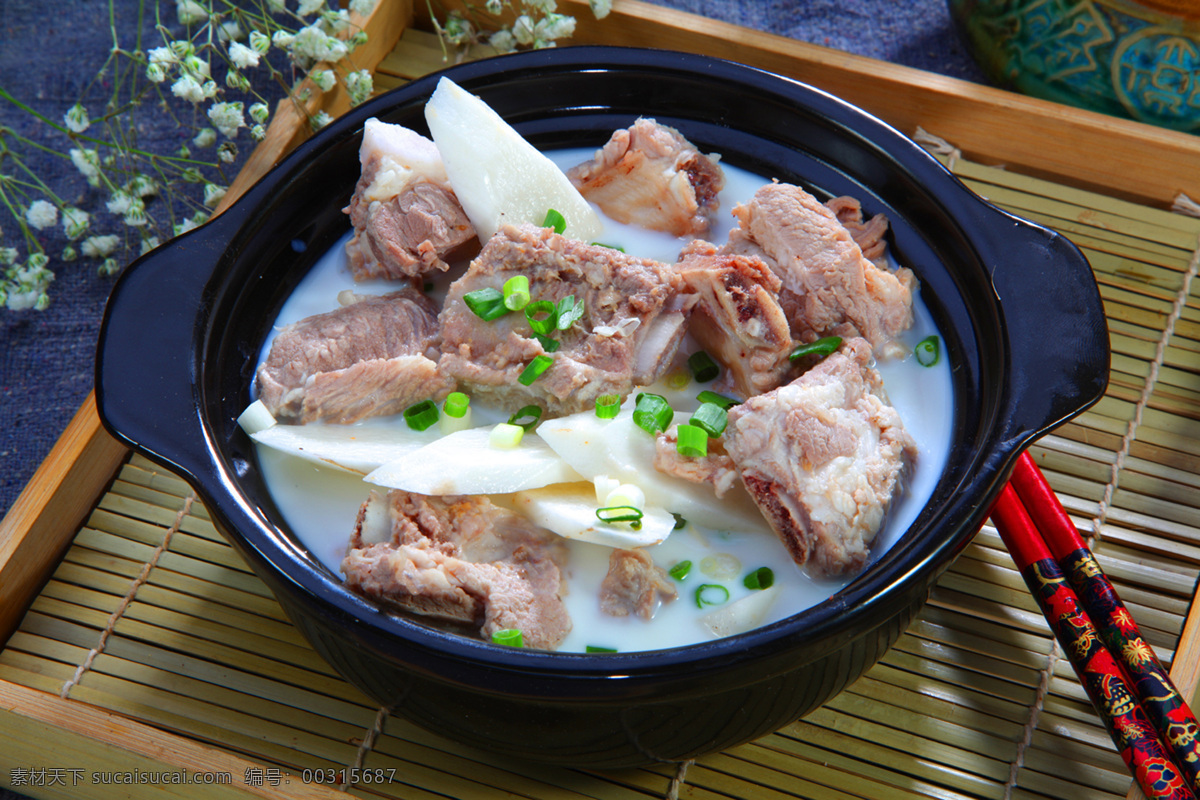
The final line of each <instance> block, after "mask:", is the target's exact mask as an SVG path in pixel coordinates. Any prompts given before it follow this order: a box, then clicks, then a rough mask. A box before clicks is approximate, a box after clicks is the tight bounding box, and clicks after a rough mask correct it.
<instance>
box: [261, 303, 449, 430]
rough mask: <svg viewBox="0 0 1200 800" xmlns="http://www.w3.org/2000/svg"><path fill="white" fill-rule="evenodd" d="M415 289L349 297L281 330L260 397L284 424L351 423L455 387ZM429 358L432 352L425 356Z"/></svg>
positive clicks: (428, 309) (431, 318)
mask: <svg viewBox="0 0 1200 800" xmlns="http://www.w3.org/2000/svg"><path fill="white" fill-rule="evenodd" d="M436 313H437V312H436V311H435V310H434V307H433V305H432V304H431V303H430V302H429V300H428V299H427V298H426V297H425V296H424V295H423V294H421V293H420V292H418V291H416V290H415V289H411V288H404V289H402V290H400V291H398V292H392V293H390V294H386V295H379V296H369V295H355V296H354V302H351V303H350V304H348V305H344V306H342V307H341V308H338V309H336V310H334V311H330V312H327V313H324V314H315V315H313V316H311V317H306V318H305V319H302V320H300V321H299V322H296V323H293V324H292V325H288V326H287V327H285V328H283V329H282V330H280V331H279V333H278V334H277V335H276V337H275V340H274V342H273V343H272V344H271V352H270V353H269V354H268V356H267V359H266V361H264V362H263V364H262V366H260V367H259V369H258V375H257V377H256V389H257V391H258V396H259V399H260V400H262V402H263V404H264V405H266V406H267V408H268V409H269V410H270V411H271V413H272V414H274V415H275V418H276V419H278V420H280V421H282V422H299V423H306V422H313V421H316V420H325V421H327V422H337V423H350V422H357V421H358V420H360V419H363V418H364V417H369V416H377V415H384V414H395V413H398V412H400V411H403V410H404V409H405V408H407V407H408V406H410V405H412V404H413V403H415V402H418V401H420V400H424V399H426V398H434V399H439V400H440V399H441V398H443V397H445V395H446V394H447V393H449V391H450V390H451V389H452V388H453V386H452V384H451V383H450V382H449V381H447V380H446V379H444V378H442V377H441V376H440V375H439V374H438V373H437V362H436V361H434V360H433V358H432V357H436V355H437V317H436ZM431 356H432V357H431Z"/></svg>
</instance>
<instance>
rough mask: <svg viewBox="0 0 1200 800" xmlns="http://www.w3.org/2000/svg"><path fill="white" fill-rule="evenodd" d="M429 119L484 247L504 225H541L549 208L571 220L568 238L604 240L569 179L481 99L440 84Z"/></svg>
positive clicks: (427, 110)
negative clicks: (525, 223)
mask: <svg viewBox="0 0 1200 800" xmlns="http://www.w3.org/2000/svg"><path fill="white" fill-rule="evenodd" d="M425 120H426V122H428V123H429V131H430V133H432V134H433V141H434V143H435V144H436V145H437V147H438V150H439V151H440V152H441V154H442V161H443V163H444V164H445V168H446V174H447V175H448V176H449V178H450V186H451V187H452V188H453V189H454V193H455V195H457V196H458V201H459V202H460V203H462V207H463V210H464V211H466V212H467V217H469V218H470V220H471V223H472V224H473V225H474V226H475V230H476V232H477V233H478V234H479V240H480V241H486V240H487V239H489V238H490V237H491V236H492V234H494V233H495V232H496V231H498V230H499V229H500V227H501V226H502V225H506V224H513V225H516V224H520V223H523V222H528V223H531V224H533V225H541V224H542V222H543V221H545V219H546V212H547V210H549V209H551V208H553V209H555V210H556V211H558V212H559V213H560V214H562V215H563V218H564V219H565V220H566V223H567V227H566V230H565V231H564V235H566V236H569V237H570V238H572V239H580V240H583V241H592V240H594V239H596V238H597V237H598V236H600V233H601V231H602V230H603V223H602V222H601V221H600V216H599V215H598V214H597V213H596V212H595V211H594V210H593V209H592V207H591V206H590V205H588V202H587V200H585V199H584V198H583V195H581V194H580V193H579V190H577V189H576V188H575V187H574V186H573V185H572V184H571V182H570V181H569V180H568V179H567V176H566V174H565V173H563V171H562V170H561V169H559V167H558V166H557V165H556V164H555V163H554V162H553V161H551V160H550V159H549V158H547V157H546V156H545V155H543V154H542V153H541V152H539V151H538V149H537V148H535V147H534V146H533V145H531V144H530V143H529V142H527V141H525V139H524V138H523V137H522V136H521V134H519V133H517V132H516V131H515V130H514V129H513V128H512V126H510V125H509V124H508V123H507V122H505V121H504V120H503V119H502V118H501V117H500V115H499V114H497V113H496V112H495V111H493V110H492V109H491V107H489V106H488V105H487V103H485V102H483V100H481V99H479V98H478V97H476V96H475V95H473V94H471V93H470V92H468V91H466V90H465V89H463V88H462V87H461V86H459V85H458V84H456V83H454V82H453V81H451V80H450V79H449V78H442V79H441V80H440V81H438V85H437V88H436V89H435V90H434V92H433V95H432V96H431V97H430V98H429V102H427V103H426V104H425Z"/></svg>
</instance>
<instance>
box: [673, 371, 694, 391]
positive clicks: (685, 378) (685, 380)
mask: <svg viewBox="0 0 1200 800" xmlns="http://www.w3.org/2000/svg"><path fill="white" fill-rule="evenodd" d="M691 382H692V376H690V375H688V373H687V370H685V369H676V370H672V371H670V372H668V373H667V388H669V389H674V390H675V391H680V390H683V389H686V388H687V385H688V384H689V383H691Z"/></svg>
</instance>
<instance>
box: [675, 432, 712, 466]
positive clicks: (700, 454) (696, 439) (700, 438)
mask: <svg viewBox="0 0 1200 800" xmlns="http://www.w3.org/2000/svg"><path fill="white" fill-rule="evenodd" d="M676 430H677V431H678V432H679V439H678V441H676V442H675V449H676V450H677V451H678V452H679V455H681V456H684V457H685V458H704V457H705V456H706V455H708V433H707V432H705V430H704V428H701V427H700V426H699V425H680V426H679V427H678V428H677V429H676Z"/></svg>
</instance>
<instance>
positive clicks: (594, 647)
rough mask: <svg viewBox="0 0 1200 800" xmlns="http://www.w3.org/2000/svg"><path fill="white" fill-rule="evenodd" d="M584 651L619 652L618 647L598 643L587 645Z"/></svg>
mask: <svg viewBox="0 0 1200 800" xmlns="http://www.w3.org/2000/svg"><path fill="white" fill-rule="evenodd" d="M584 652H586V653H615V652H617V648H615V647H601V646H600V645H598V644H589V645H588V646H587V647H585V648H584Z"/></svg>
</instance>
